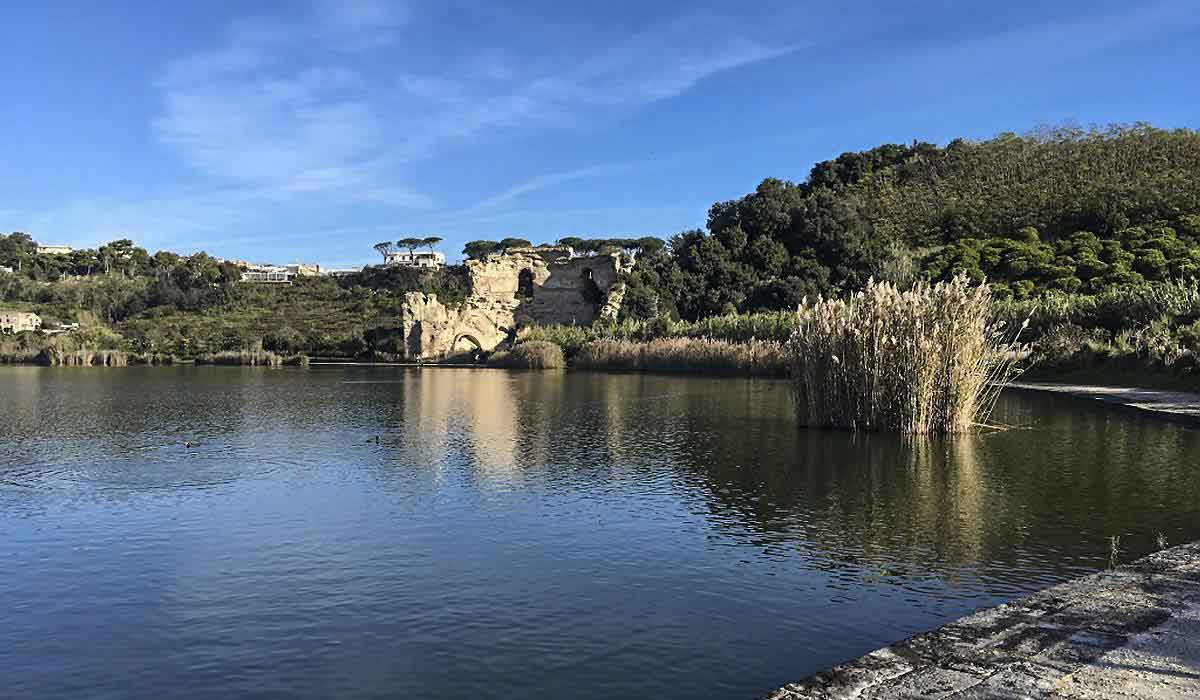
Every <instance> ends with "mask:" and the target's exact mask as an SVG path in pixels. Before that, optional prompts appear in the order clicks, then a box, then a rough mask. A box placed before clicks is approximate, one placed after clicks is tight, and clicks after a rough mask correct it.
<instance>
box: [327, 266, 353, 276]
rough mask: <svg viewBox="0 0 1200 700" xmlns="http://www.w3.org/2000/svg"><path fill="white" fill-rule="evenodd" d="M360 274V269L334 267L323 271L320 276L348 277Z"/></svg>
mask: <svg viewBox="0 0 1200 700" xmlns="http://www.w3.org/2000/svg"><path fill="white" fill-rule="evenodd" d="M360 272H362V268H361V267H335V268H331V269H327V270H324V271H322V273H321V274H323V275H326V276H328V277H349V276H350V275H357V274H358V273H360Z"/></svg>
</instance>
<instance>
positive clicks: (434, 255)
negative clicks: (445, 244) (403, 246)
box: [383, 250, 446, 270]
mask: <svg viewBox="0 0 1200 700" xmlns="http://www.w3.org/2000/svg"><path fill="white" fill-rule="evenodd" d="M383 264H384V265H393V266H395V267H420V268H425V269H429V270H436V269H437V268H440V267H445V266H446V256H445V255H442V254H441V253H439V252H437V251H436V250H430V251H420V252H412V253H410V252H408V251H407V250H405V251H400V252H391V253H384V255H383Z"/></svg>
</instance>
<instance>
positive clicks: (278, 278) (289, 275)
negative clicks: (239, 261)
mask: <svg viewBox="0 0 1200 700" xmlns="http://www.w3.org/2000/svg"><path fill="white" fill-rule="evenodd" d="M243 267H245V268H246V269H245V270H243V271H242V281H243V282H265V283H270V284H291V283H292V280H294V279H296V278H297V277H315V276H317V275H319V274H321V266H320V265H306V264H303V263H300V264H296V265H253V264H243Z"/></svg>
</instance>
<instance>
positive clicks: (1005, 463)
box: [0, 366, 1200, 700]
mask: <svg viewBox="0 0 1200 700" xmlns="http://www.w3.org/2000/svg"><path fill="white" fill-rule="evenodd" d="M994 418H995V420H996V421H998V422H1001V423H1003V424H1005V425H1008V426H1010V429H1008V430H1005V431H1003V432H994V433H988V434H983V435H977V436H971V437H962V438H955V439H949V440H932V441H916V442H911V443H905V442H904V441H902V440H899V439H897V438H894V437H889V436H883V435H851V434H846V433H839V432H833V431H816V430H801V429H799V428H797V427H796V425H795V420H794V418H793V415H792V408H791V397H790V394H789V389H788V385H787V384H786V383H785V382H781V381H771V380H757V381H751V380H740V379H700V378H689V377H668V376H651V375H614V374H586V373H576V372H567V373H560V372H542V373H534V372H524V373H522V372H505V371H500V370H476V369H444V368H443V369H425V370H413V369H401V368H387V367H378V368H372V367H332V366H320V367H318V366H314V367H311V368H308V369H301V368H283V369H263V368H236V367H235V368H226V367H200V368H196V367H177V368H138V367H131V368H123V369H90V368H35V367H5V368H0V445H2V446H0V600H2V601H3V612H2V614H0V669H3V684H4V685H3V691H0V694H10V695H12V696H14V697H30V696H40V697H47V696H71V697H113V698H129V697H139V698H160V697H177V698H211V697H235V696H242V697H250V696H255V697H281V696H289V697H341V698H375V697H379V698H383V697H437V698H481V697H503V698H526V699H528V698H562V697H572V698H625V697H654V698H688V699H689V700H695V699H697V698H753V697H757V696H759V695H761V694H763V693H766V692H768V691H770V690H772V689H773V688H775V687H777V686H780V685H782V684H784V683H786V682H788V681H792V680H796V679H798V678H800V677H801V676H804V675H806V674H809V673H812V672H815V671H818V670H821V669H823V668H825V667H828V666H830V665H832V664H835V663H838V662H841V661H845V660H848V659H850V658H852V657H855V656H858V655H860V654H862V653H865V652H867V651H869V650H871V649H874V648H876V647H879V646H883V645H886V644H888V643H891V642H894V641H897V640H899V639H901V638H903V637H905V636H908V635H910V634H912V633H915V632H918V631H923V630H926V629H930V628H933V627H936V626H938V625H940V624H942V623H945V622H948V621H950V620H952V619H954V618H956V617H959V616H961V615H963V614H965V613H967V612H970V611H972V610H974V609H976V608H978V607H982V606H990V605H994V604H997V603H999V602H1001V601H1004V600H1007V599H1011V598H1014V597H1017V596H1020V595H1022V594H1025V593H1028V592H1031V591H1034V590H1037V589H1040V588H1043V587H1045V586H1048V585H1050V584H1053V583H1056V582H1059V581H1063V580H1066V579H1068V578H1072V577H1075V576H1078V575H1080V574H1083V573H1086V572H1090V571H1094V570H1096V569H1098V568H1102V567H1104V566H1105V565H1106V564H1107V561H1108V549H1109V537H1110V536H1113V535H1120V537H1121V548H1122V550H1123V553H1122V557H1123V558H1124V559H1126V560H1128V559H1132V558H1135V557H1137V556H1141V555H1143V554H1146V553H1148V552H1150V551H1152V550H1153V549H1155V548H1156V547H1155V543H1154V541H1155V537H1156V535H1157V534H1158V533H1159V532H1161V533H1163V535H1164V536H1165V537H1166V538H1167V539H1168V541H1169V542H1171V543H1174V544H1178V543H1182V542H1184V541H1188V540H1193V539H1197V538H1200V517H1198V516H1200V470H1197V469H1196V468H1195V465H1196V464H1197V463H1200V431H1198V430H1196V429H1194V428H1189V427H1186V426H1181V425H1175V424H1171V423H1166V422H1163V421H1160V420H1157V419H1154V418H1150V417H1143V416H1139V415H1135V414H1131V413H1128V412H1124V411H1120V410H1117V409H1112V408H1105V407H1100V406H1093V405H1090V404H1087V403H1084V402H1080V401H1075V400H1072V399H1066V398H1060V397H1042V396H1034V395H1024V394H1012V395H1005V396H1004V397H1002V400H1001V402H1000V405H999V407H998V410H997V413H996V415H995V416H994ZM185 442H192V443H194V445H193V446H191V447H188V446H185V444H184V443H185Z"/></svg>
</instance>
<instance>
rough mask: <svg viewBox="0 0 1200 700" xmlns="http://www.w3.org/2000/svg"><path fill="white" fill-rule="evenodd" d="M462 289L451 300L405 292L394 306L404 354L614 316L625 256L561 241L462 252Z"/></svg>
mask: <svg viewBox="0 0 1200 700" xmlns="http://www.w3.org/2000/svg"><path fill="white" fill-rule="evenodd" d="M466 265H467V272H468V278H469V281H470V292H469V294H468V296H467V299H466V300H465V301H464V302H463V303H462V304H459V305H456V306H446V305H444V304H442V303H441V302H440V301H438V299H437V295H434V294H423V293H421V292H410V293H409V294H408V295H407V296H406V297H405V300H404V304H403V306H402V307H401V313H400V330H401V333H402V334H403V338H404V352H405V357H406V358H407V359H410V360H415V359H423V360H442V359H447V358H451V357H456V356H466V355H471V354H473V353H477V352H481V351H482V352H490V351H492V350H494V349H496V348H497V347H498V346H501V345H502V344H505V343H506V342H511V341H512V340H513V339H514V338H515V337H516V334H517V332H518V330H519V329H521V328H523V327H525V326H528V325H534V324H536V325H545V324H575V325H583V326H586V325H591V324H592V323H593V322H594V321H595V320H596V319H598V318H612V319H615V318H616V315H617V311H618V310H619V309H620V307H621V298H622V297H623V296H624V293H625V287H624V284H623V283H622V282H621V281H620V277H621V274H622V273H623V272H625V271H626V270H627V269H628V267H629V266H630V265H632V261H631V260H629V259H628V258H626V257H625V256H624V255H622V254H620V253H613V254H611V255H590V256H583V257H575V256H573V255H572V252H571V249H570V248H566V247H554V248H550V247H546V248H516V249H509V250H507V251H505V252H503V253H494V254H492V255H489V256H487V257H485V258H483V259H481V260H468V261H467V263H466Z"/></svg>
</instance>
